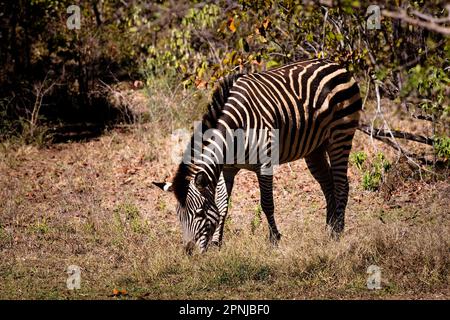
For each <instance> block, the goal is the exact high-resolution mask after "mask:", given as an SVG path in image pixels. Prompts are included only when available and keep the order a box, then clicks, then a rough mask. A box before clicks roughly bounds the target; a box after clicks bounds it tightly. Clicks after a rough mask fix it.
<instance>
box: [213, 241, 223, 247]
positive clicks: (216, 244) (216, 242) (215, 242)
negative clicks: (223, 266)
mask: <svg viewBox="0 0 450 320" xmlns="http://www.w3.org/2000/svg"><path fill="white" fill-rule="evenodd" d="M211 247H217V248H219V249H220V248H221V247H222V241H211Z"/></svg>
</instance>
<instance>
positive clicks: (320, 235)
mask: <svg viewBox="0 0 450 320" xmlns="http://www.w3.org/2000/svg"><path fill="white" fill-rule="evenodd" d="M401 121H402V120H399V122H401ZM171 143H173V141H172V140H171V138H170V136H168V135H164V134H163V133H162V131H161V130H159V129H158V126H156V125H155V124H151V125H135V126H128V127H123V128H116V129H113V130H110V131H108V132H105V133H104V134H103V135H102V136H100V137H98V138H95V139H92V140H90V141H86V142H71V143H61V144H54V145H51V146H49V147H44V148H38V147H35V146H24V145H21V146H16V145H12V144H9V143H3V144H1V148H0V298H1V299H118V298H120V299H139V298H143V299H194V298H199V299H379V298H381V299H424V298H426V299H449V298H450V289H449V277H450V274H449V269H450V268H449V267H450V256H449V248H450V247H449V244H450V236H449V233H450V210H449V194H450V185H449V183H448V179H447V180H445V179H438V180H437V181H433V179H431V178H430V177H429V176H427V174H426V173H424V177H423V178H422V180H421V179H416V178H412V176H408V175H406V177H402V178H401V179H400V178H396V177H395V176H394V178H393V179H394V181H393V182H392V183H391V186H390V187H389V188H388V189H387V191H386V190H384V191H383V190H381V191H378V192H373V191H366V190H364V189H363V188H362V185H361V179H362V173H361V171H360V170H358V168H356V166H354V165H352V166H351V167H350V173H349V175H350V186H351V187H350V188H351V189H350V190H351V191H350V199H349V204H348V209H347V214H346V229H345V233H344V235H343V237H342V238H341V239H340V241H338V242H336V241H333V240H330V239H329V238H328V236H327V233H326V231H325V202H324V198H323V196H322V193H321V191H320V188H319V185H318V184H317V183H316V182H315V181H314V180H313V178H312V176H311V175H310V173H309V172H308V170H307V168H306V165H305V163H304V161H303V160H300V161H297V162H294V163H291V164H289V165H283V166H281V167H280V168H279V169H278V171H277V173H276V177H275V190H274V195H275V205H276V219H277V222H278V225H279V229H280V231H281V233H282V235H283V237H282V240H281V243H280V245H279V247H278V248H272V247H271V246H270V244H269V242H268V229H267V223H266V221H265V218H264V216H263V217H261V218H260V214H261V211H260V208H259V204H258V202H259V200H258V199H259V190H258V188H257V187H256V177H255V176H254V174H253V173H250V172H244V171H242V172H240V173H239V175H238V177H237V180H236V184H235V190H234V192H233V196H232V201H231V211H230V214H229V219H228V221H227V223H226V227H225V235H224V241H225V243H224V247H223V248H222V249H221V250H220V251H219V250H211V251H208V252H207V254H205V255H199V254H194V255H193V256H192V257H188V256H186V255H184V254H183V253H182V247H181V231H180V228H179V225H178V222H177V220H176V216H175V200H174V198H173V197H172V195H171V194H165V193H162V192H160V190H159V189H157V188H156V187H154V186H152V183H151V182H152V181H162V180H164V179H170V177H171V175H172V174H173V172H174V171H175V169H176V164H175V163H173V162H172V160H171V158H170V157H169V156H168V152H169V150H170V148H171V147H172V145H171ZM374 146H375V147H374ZM374 148H377V150H379V151H383V152H385V153H386V155H387V156H388V158H389V159H391V161H392V162H393V163H395V162H396V157H395V155H394V153H393V152H392V151H391V150H389V149H387V147H386V146H384V145H382V144H380V143H378V142H375V143H374V145H372V144H371V143H370V142H369V139H368V138H367V136H365V135H364V134H362V133H360V132H357V135H356V138H355V143H354V149H353V150H354V151H359V150H364V151H366V152H367V153H368V154H369V155H373V154H374V150H375V149H374ZM70 265H76V266H79V267H80V269H81V283H80V289H79V290H68V289H67V279H68V277H69V275H68V273H67V268H68V267H69V266H70ZM370 265H375V266H377V267H379V268H380V270H381V274H380V276H381V289H379V290H369V289H368V288H367V284H366V282H367V279H368V277H369V274H368V273H367V269H368V267H369V266H370ZM114 289H117V290H126V294H125V295H123V296H120V297H117V295H118V294H117V291H116V292H114ZM114 293H116V294H114Z"/></svg>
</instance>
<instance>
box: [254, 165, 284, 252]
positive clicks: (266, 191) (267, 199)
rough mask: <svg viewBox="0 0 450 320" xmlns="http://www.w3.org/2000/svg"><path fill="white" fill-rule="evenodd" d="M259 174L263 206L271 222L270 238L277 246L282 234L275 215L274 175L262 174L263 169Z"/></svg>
mask: <svg viewBox="0 0 450 320" xmlns="http://www.w3.org/2000/svg"><path fill="white" fill-rule="evenodd" d="M257 176H258V183H259V189H260V195H261V199H260V201H261V208H262V211H263V212H264V214H265V215H266V218H267V222H268V223H269V239H270V242H271V243H272V244H273V245H275V246H276V245H277V244H278V241H279V240H280V239H281V234H280V232H278V228H277V225H276V223H275V216H274V209H275V208H274V204H273V175H271V174H270V175H269V174H266V175H264V174H261V171H258V172H257Z"/></svg>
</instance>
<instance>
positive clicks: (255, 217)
mask: <svg viewBox="0 0 450 320" xmlns="http://www.w3.org/2000/svg"><path fill="white" fill-rule="evenodd" d="M261 212H262V208H261V205H259V204H258V206H257V207H256V209H255V212H254V215H253V219H252V222H251V225H250V226H251V231H252V234H254V233H255V231H256V229H258V227H259V226H260V224H261Z"/></svg>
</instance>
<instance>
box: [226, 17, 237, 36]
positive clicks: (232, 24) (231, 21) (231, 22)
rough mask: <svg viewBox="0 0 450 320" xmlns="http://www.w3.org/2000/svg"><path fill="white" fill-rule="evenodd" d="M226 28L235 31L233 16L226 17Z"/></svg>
mask: <svg viewBox="0 0 450 320" xmlns="http://www.w3.org/2000/svg"><path fill="white" fill-rule="evenodd" d="M227 24H228V29H230V31H231V32H233V33H235V32H236V26H235V25H234V18H233V17H230V18H229V19H228V23H227Z"/></svg>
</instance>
